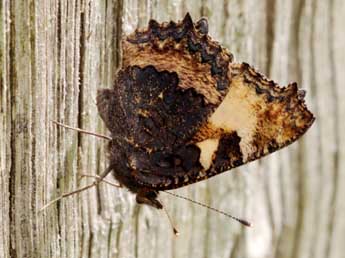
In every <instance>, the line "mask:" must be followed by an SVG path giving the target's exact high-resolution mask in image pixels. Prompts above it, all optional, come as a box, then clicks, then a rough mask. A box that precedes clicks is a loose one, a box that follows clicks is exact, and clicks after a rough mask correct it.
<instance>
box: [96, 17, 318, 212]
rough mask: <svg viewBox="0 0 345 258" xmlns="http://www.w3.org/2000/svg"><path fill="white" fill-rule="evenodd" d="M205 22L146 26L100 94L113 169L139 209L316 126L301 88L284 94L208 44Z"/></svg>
mask: <svg viewBox="0 0 345 258" xmlns="http://www.w3.org/2000/svg"><path fill="white" fill-rule="evenodd" d="M207 31H208V25H207V20H205V19H201V20H200V21H198V22H197V23H195V24H194V23H193V22H192V20H191V18H190V16H189V14H187V15H186V17H185V18H184V20H183V21H182V22H180V23H174V22H170V23H169V24H158V23H157V22H155V21H150V23H149V27H148V28H147V29H146V30H143V31H136V32H135V33H133V34H131V35H129V36H128V37H126V38H125V39H124V41H123V62H122V63H123V66H122V68H121V69H120V71H119V72H118V75H117V79H116V82H115V85H114V88H113V89H104V90H100V91H99V92H98V96H97V106H98V109H99V113H100V115H101V117H102V119H103V121H104V122H105V124H106V126H107V128H108V129H109V130H110V132H111V137H112V140H111V141H110V143H109V157H110V163H111V164H110V166H111V168H112V169H113V173H114V176H115V177H116V179H117V180H118V181H119V182H120V183H122V184H123V185H125V186H126V187H127V188H128V189H129V190H131V191H132V192H134V193H136V194H137V201H138V202H139V203H145V204H149V205H151V206H154V207H156V208H161V204H160V203H159V202H158V201H157V194H158V192H159V191H161V190H169V189H175V188H179V187H181V186H184V185H188V184H191V183H195V182H198V181H201V180H204V179H207V178H209V177H211V176H214V175H217V174H219V173H222V172H224V171H227V170H229V169H231V168H234V167H238V166H240V165H242V164H245V163H247V162H249V161H252V160H255V159H258V158H260V157H262V156H264V155H266V154H269V153H271V152H273V151H276V150H278V149H280V148H282V147H284V146H286V145H288V144H290V143H291V142H293V141H295V140H296V139H298V138H299V137H300V136H301V135H302V134H303V133H304V132H305V131H306V130H307V129H308V128H309V127H310V126H311V124H312V122H313V121H314V117H313V115H312V114H311V113H310V112H309V111H308V110H307V108H306V106H305V104H304V100H303V94H302V92H301V91H299V90H298V89H297V86H296V84H291V85H289V86H288V87H285V88H282V87H279V86H278V85H276V84H275V83H274V82H273V81H270V80H268V79H266V78H265V77H264V76H262V75H261V74H259V73H257V72H256V71H255V70H254V69H252V68H251V67H250V66H249V65H247V64H234V63H232V55H231V54H230V53H229V52H228V51H227V50H226V49H224V48H222V47H221V46H220V45H219V44H218V43H217V42H215V41H213V40H212V39H211V38H210V37H209V36H208V35H207Z"/></svg>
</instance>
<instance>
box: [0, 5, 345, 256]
mask: <svg viewBox="0 0 345 258" xmlns="http://www.w3.org/2000/svg"><path fill="white" fill-rule="evenodd" d="M187 11H189V12H190V13H191V15H192V17H193V18H194V19H198V18H200V17H201V16H202V15H204V16H207V17H208V19H209V31H210V34H211V35H212V36H213V37H214V38H215V39H216V40H218V41H219V42H220V43H221V44H223V45H225V46H226V47H227V48H228V49H229V50H230V51H231V52H232V53H233V54H234V56H235V58H236V60H237V61H245V62H247V63H250V64H251V65H252V66H254V67H256V69H258V70H259V71H261V72H263V73H266V74H267V75H269V77H270V78H271V79H274V80H275V81H277V82H279V83H280V84H281V85H287V84H288V83H289V82H292V81H297V82H298V84H299V86H300V87H301V88H303V89H306V90H307V104H308V106H309V107H310V109H311V110H312V111H313V112H314V114H315V116H316V119H317V120H316V122H315V123H314V125H313V127H312V128H311V129H310V130H309V131H308V132H307V134H306V135H305V136H304V137H303V139H301V140H300V141H298V143H295V144H293V145H292V146H290V147H288V148H286V149H284V150H282V151H280V152H278V153H276V154H273V155H270V156H269V157H267V158H264V159H262V160H260V161H257V162H254V163H251V164H249V165H246V166H243V167H241V168H239V169H235V170H233V171H232V172H228V173H225V174H223V175H220V176H217V177H215V178H213V179H210V180H208V181H207V182H201V183H198V184H196V185H193V186H188V187H184V188H182V189H178V190H175V191H174V192H175V193H177V194H180V195H184V196H187V197H189V198H192V199H194V200H197V201H200V202H202V203H205V204H208V205H211V206H213V207H215V208H218V209H221V210H224V211H227V212H230V213H232V214H233V215H236V216H239V217H244V218H246V219H249V220H250V221H252V222H253V223H254V227H253V228H252V229H246V228H243V227H242V226H240V225H238V224H237V223H235V222H233V221H230V220H229V219H227V218H226V217H223V216H222V215H220V214H216V213H214V212H212V211H210V210H207V209H204V208H201V207H198V206H195V205H194V204H192V203H189V202H185V201H183V200H179V199H176V198H172V197H171V196H169V195H166V194H164V193H162V194H161V200H162V202H163V203H164V204H165V206H166V208H167V210H168V211H169V213H170V215H171V216H172V218H173V220H174V222H175V223H176V225H177V227H178V228H179V230H180V232H181V235H180V236H179V237H178V238H176V237H174V236H173V234H172V233H171V228H169V224H168V222H167V219H166V217H165V215H164V214H163V213H160V212H158V211H156V210H153V209H151V208H150V207H144V206H138V205H136V204H135V200H134V196H133V195H131V194H130V193H129V192H127V191H126V190H123V189H115V188H113V187H111V186H107V185H100V186H99V187H98V188H97V189H96V188H95V189H91V190H89V191H88V192H84V193H81V194H79V195H77V196H73V197H69V198H67V199H65V200H62V201H61V202H59V203H57V204H55V205H53V206H51V207H49V208H48V209H46V210H44V211H43V212H39V210H40V208H41V207H42V206H43V205H44V204H45V203H47V202H48V201H50V200H52V199H53V198H55V197H57V196H59V195H60V194H61V193H62V192H67V191H71V190H74V189H76V188H78V187H80V186H83V185H85V184H87V183H88V182H91V180H92V179H80V178H79V177H78V173H90V174H99V173H101V172H102V170H104V169H105V167H106V165H107V158H106V155H105V147H106V142H105V141H104V140H102V139H97V138H94V137H92V136H84V135H78V134H76V133H75V132H73V131H67V130H65V129H62V128H57V127H56V126H55V125H53V124H52V123H51V122H50V120H51V119H53V120H58V121H60V122H63V123H65V124H68V125H71V126H78V127H82V128H84V129H87V130H91V131H96V132H100V133H105V134H106V133H107V131H106V130H105V128H104V125H103V123H102V122H101V120H100V119H99V116H98V114H97V109H96V105H95V96H96V91H97V89H98V88H104V87H109V88H110V87H111V86H112V83H113V81H114V78H115V74H116V69H117V67H118V66H119V62H120V60H121V58H120V56H121V51H120V40H121V37H122V35H123V34H128V33H130V32H132V31H133V30H134V29H135V28H137V27H138V26H139V27H143V26H145V25H146V24H147V22H148V20H149V19H150V18H155V19H157V20H159V21H169V20H170V19H173V20H178V19H182V17H183V16H184V14H185V13H186V12H187ZM344 14H345V3H344V1H342V0H329V1H324V0H301V1H298V0H293V1H284V0H266V1H255V0H229V1H227V0H223V1H218V0H217V1H216V0H203V1H196V0H192V1H184V0H147V1H139V0H126V1H123V0H118V1H82V0H78V1H68V0H60V1H58V0H55V1H28V0H24V1H20V2H19V1H10V0H3V1H1V3H0V35H1V36H0V67H1V68H0V207H1V209H0V257H11V258H19V257H35V258H36V257H44V258H51V257H66V258H69V257H85V258H86V257H88V258H90V257H121V258H122V257H162V256H164V257H166V258H169V257H174V258H175V257H210V258H212V257H217V258H219V257H232V258H235V257H253V258H254V257H279V258H285V257H313V258H314V257H315V258H318V257H319V258H324V257H330V258H333V257H334V258H336V257H341V256H342V255H343V253H344V247H343V246H344V244H343V243H344V241H345V219H344V218H345V204H344V201H343V196H344V194H345V174H344V173H343V172H344V171H345V136H344V134H342V132H344V131H345V123H344V119H343V118H344V116H345V102H344V101H343V99H344V97H345V91H344V85H345V73H344V72H343V71H344V70H345V51H344V49H345V37H344V33H343V25H344V24H345V15H344ZM109 180H113V179H112V178H111V177H110V178H109Z"/></svg>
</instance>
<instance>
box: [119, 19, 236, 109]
mask: <svg viewBox="0 0 345 258" xmlns="http://www.w3.org/2000/svg"><path fill="white" fill-rule="evenodd" d="M207 27H208V25H207V20H206V19H202V20H200V21H199V22H198V24H197V25H196V26H194V24H193V22H192V20H191V17H190V16H189V14H187V15H186V17H185V18H184V19H183V21H182V22H179V23H174V22H170V23H167V24H158V23H157V22H156V21H153V20H151V21H150V23H149V27H148V28H147V29H145V30H143V31H140V32H139V31H136V32H135V33H133V34H131V35H129V36H128V37H127V38H126V39H124V40H123V42H122V47H123V65H124V66H125V67H127V66H139V67H141V68H143V67H145V66H148V65H152V66H154V67H155V68H156V69H157V70H158V71H170V72H176V73H177V74H178V77H179V85H178V87H181V88H183V89H189V88H193V89H194V90H195V91H196V92H197V93H199V94H201V95H203V96H204V98H205V102H206V103H211V104H215V105H218V104H219V103H220V102H221V101H222V100H223V97H224V96H225V95H226V93H227V91H228V85H229V82H230V80H231V78H230V71H229V68H231V67H230V66H229V63H230V62H231V61H232V55H231V54H230V53H229V52H227V51H226V50H225V49H224V48H222V47H221V46H220V45H219V44H218V43H217V42H215V41H213V40H212V39H211V38H210V37H209V36H208V35H207V31H208V30H207Z"/></svg>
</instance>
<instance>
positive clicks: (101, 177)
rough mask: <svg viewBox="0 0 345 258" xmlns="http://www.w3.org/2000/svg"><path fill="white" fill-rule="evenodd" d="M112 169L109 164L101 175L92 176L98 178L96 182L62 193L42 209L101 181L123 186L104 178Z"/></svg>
mask: <svg viewBox="0 0 345 258" xmlns="http://www.w3.org/2000/svg"><path fill="white" fill-rule="evenodd" d="M111 170H112V167H111V166H109V167H108V168H107V169H106V170H105V171H104V172H103V173H102V174H101V175H99V176H92V177H94V178H96V180H95V181H94V182H92V183H91V184H88V185H86V186H83V187H81V188H79V189H77V190H74V191H71V192H68V193H63V194H62V195H60V196H59V197H57V198H56V199H54V200H52V201H50V202H48V203H47V204H46V205H44V206H43V207H42V208H41V209H40V211H43V210H45V209H46V208H48V207H49V206H51V205H52V204H54V203H56V202H58V201H60V200H62V199H64V198H66V197H68V196H71V195H74V194H77V193H81V192H83V191H85V190H87V189H90V188H92V187H94V186H96V185H98V184H99V183H100V182H105V183H108V184H111V185H112V186H115V187H121V186H120V185H116V184H113V183H111V182H109V181H107V180H105V179H104V178H105V177H106V176H107V175H108V174H109V173H110V172H111ZM82 176H85V175H82ZM88 176H89V175H88Z"/></svg>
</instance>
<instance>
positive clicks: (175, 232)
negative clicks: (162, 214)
mask: <svg viewBox="0 0 345 258" xmlns="http://www.w3.org/2000/svg"><path fill="white" fill-rule="evenodd" d="M173 231H174V235H175V236H177V237H178V236H179V235H180V232H178V231H177V229H176V228H174V229H173Z"/></svg>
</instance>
